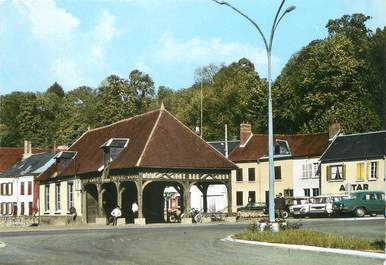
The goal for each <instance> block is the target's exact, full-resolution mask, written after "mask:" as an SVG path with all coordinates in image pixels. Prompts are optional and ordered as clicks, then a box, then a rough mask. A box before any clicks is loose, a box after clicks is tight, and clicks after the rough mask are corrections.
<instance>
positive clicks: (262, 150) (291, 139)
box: [229, 133, 329, 162]
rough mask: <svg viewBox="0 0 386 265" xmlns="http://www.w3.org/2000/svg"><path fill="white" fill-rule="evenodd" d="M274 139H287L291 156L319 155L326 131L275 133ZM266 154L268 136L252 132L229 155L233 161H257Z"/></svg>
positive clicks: (323, 144) (322, 148)
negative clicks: (241, 145)
mask: <svg viewBox="0 0 386 265" xmlns="http://www.w3.org/2000/svg"><path fill="white" fill-rule="evenodd" d="M274 140H285V141H288V144H289V147H290V152H291V157H294V158H295V157H314V156H320V155H322V154H323V152H324V151H325V150H326V148H327V146H328V143H329V142H328V141H329V138H328V133H318V134H293V135H290V134H275V135H274ZM267 154H268V136H267V135H266V134H254V135H253V136H252V137H251V139H249V141H248V142H247V144H246V145H245V146H244V147H240V146H238V147H237V148H235V150H233V152H232V153H231V154H230V155H229V159H230V160H232V161H234V162H242V161H257V160H259V159H261V158H262V157H264V156H267Z"/></svg>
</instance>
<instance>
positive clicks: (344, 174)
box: [342, 164, 346, 180]
mask: <svg viewBox="0 0 386 265" xmlns="http://www.w3.org/2000/svg"><path fill="white" fill-rule="evenodd" d="M342 179H343V180H345V179H346V165H345V164H343V165H342Z"/></svg>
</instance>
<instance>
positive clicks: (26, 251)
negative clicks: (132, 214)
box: [0, 219, 385, 265]
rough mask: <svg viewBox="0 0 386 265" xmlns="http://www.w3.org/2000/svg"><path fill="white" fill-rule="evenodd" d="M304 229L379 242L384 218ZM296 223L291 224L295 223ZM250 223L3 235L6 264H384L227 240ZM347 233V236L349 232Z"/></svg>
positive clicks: (316, 223) (308, 223)
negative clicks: (333, 232)
mask: <svg viewBox="0 0 386 265" xmlns="http://www.w3.org/2000/svg"><path fill="white" fill-rule="evenodd" d="M292 221H293V222H302V223H303V226H304V227H308V228H313V229H318V230H324V231H326V232H331V231H336V232H337V233H339V234H346V233H347V234H350V235H352V236H357V237H363V238H369V239H379V238H381V236H380V235H383V238H384V235H385V229H384V224H385V221H384V220H369V221H368V220H363V221H345V222H342V221H335V222H334V221H328V220H327V221H326V220H312V219H311V220H308V219H304V220H292ZM292 221H291V222H292ZM245 226H246V224H217V225H201V224H198V225H188V226H184V225H180V224H174V225H150V226H146V227H138V226H130V227H114V228H111V227H91V228H90V227H87V228H69V229H59V230H57V231H55V230H54V229H47V230H45V229H42V228H39V229H36V230H35V231H29V232H28V231H23V232H10V231H9V232H0V241H2V242H4V243H5V244H6V246H5V247H3V248H0V264H50V265H52V264H66V265H68V264H93V265H95V264H129V265H131V264H133V265H134V264H143V265H148V264H167V265H172V264H176V265H177V264H236V265H239V264H240V265H242V264H261V265H270V264H272V265H273V264H275V265H282V264H283V265H284V264H285V265H290V264H296V265H302V264H304V265H309V264H315V265H327V264H328V265H330V264H334V265H340V264H353V265H354V264H358V265H359V264H360V265H366V264H383V262H382V261H380V260H377V259H369V258H358V257H353V256H345V255H337V254H325V253H316V252H307V251H298V250H296V251H295V250H285V249H277V248H272V247H256V246H248V245H241V244H237V243H230V242H223V241H221V240H220V239H222V238H224V237H226V236H227V235H229V234H235V233H237V232H239V231H241V230H242V229H244V228H245ZM344 230H345V231H346V232H344Z"/></svg>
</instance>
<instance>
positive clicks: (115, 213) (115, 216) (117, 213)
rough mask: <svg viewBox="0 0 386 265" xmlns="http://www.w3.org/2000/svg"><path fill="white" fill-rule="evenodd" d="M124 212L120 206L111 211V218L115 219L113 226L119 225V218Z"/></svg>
mask: <svg viewBox="0 0 386 265" xmlns="http://www.w3.org/2000/svg"><path fill="white" fill-rule="evenodd" d="M121 215H122V211H121V208H119V206H117V207H115V208H114V210H112V211H111V218H112V219H113V225H117V219H118V217H121Z"/></svg>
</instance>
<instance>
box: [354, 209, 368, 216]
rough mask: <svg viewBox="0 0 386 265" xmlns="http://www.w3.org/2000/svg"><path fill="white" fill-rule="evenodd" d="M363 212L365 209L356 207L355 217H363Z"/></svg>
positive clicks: (364, 212)
mask: <svg viewBox="0 0 386 265" xmlns="http://www.w3.org/2000/svg"><path fill="white" fill-rule="evenodd" d="M365 214H366V211H365V209H363V208H356V209H355V215H356V216H357V217H363V216H365Z"/></svg>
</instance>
